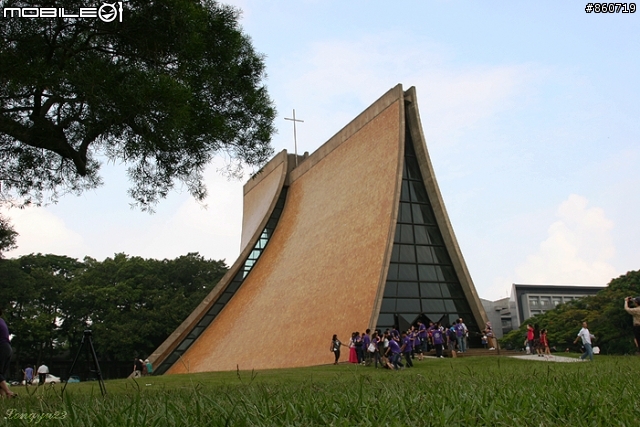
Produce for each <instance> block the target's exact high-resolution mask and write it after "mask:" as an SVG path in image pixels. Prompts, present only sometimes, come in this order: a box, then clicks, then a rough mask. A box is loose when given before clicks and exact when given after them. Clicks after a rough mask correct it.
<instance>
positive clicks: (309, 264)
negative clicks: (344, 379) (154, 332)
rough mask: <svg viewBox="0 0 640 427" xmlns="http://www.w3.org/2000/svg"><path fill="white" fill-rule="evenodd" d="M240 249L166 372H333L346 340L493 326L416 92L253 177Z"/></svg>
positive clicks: (166, 358) (380, 104)
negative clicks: (336, 348)
mask: <svg viewBox="0 0 640 427" xmlns="http://www.w3.org/2000/svg"><path fill="white" fill-rule="evenodd" d="M296 160H297V161H296ZM296 164H297V166H296ZM241 247H242V250H241V254H240V256H239V258H238V260H237V261H236V262H235V263H234V264H233V266H231V268H230V269H229V271H228V273H227V274H226V275H225V277H224V278H223V279H222V280H221V281H220V283H218V284H217V285H216V286H215V287H214V289H213V290H212V291H211V293H210V294H209V295H208V296H207V297H206V298H205V299H204V300H203V301H202V303H201V304H200V305H199V306H198V307H197V308H196V309H195V310H194V312H193V313H192V314H191V315H190V316H189V317H188V318H187V319H186V320H185V321H184V322H183V323H182V324H181V325H180V326H179V327H178V328H177V329H176V331H175V332H174V333H173V334H171V336H170V337H169V338H168V339H167V340H166V341H165V342H164V343H163V344H162V345H161V346H160V347H159V348H158V349H157V350H156V351H155V352H154V353H153V355H152V356H151V357H150V359H151V361H152V362H153V363H154V366H156V367H157V369H156V372H158V373H161V374H162V373H169V374H177V373H185V372H202V371H217V370H235V369H236V367H239V368H240V369H268V368H283V367H298V366H312V365H320V364H325V363H331V362H332V361H333V359H332V355H331V353H330V352H329V351H328V348H329V344H330V340H331V336H332V335H333V334H337V335H338V337H339V338H340V339H341V340H342V341H343V342H348V340H349V337H350V336H351V332H353V331H364V330H365V329H367V328H370V329H375V328H380V329H385V328H390V327H393V326H395V327H398V328H400V329H406V328H408V327H409V326H410V325H412V324H415V323H416V322H417V320H419V319H422V320H424V321H429V320H430V321H441V322H442V323H444V324H445V325H448V324H451V323H452V322H454V321H455V319H457V318H458V317H463V319H464V321H465V322H466V324H467V326H468V327H469V329H470V330H471V331H472V332H473V331H479V330H480V328H483V327H484V325H485V323H486V321H487V318H486V314H485V312H484V309H483V307H482V304H481V303H480V299H479V298H478V295H477V293H476V290H475V287H474V285H473V281H472V280H471V277H470V275H469V272H468V269H467V266H466V264H465V261H464V259H463V257H462V253H461V251H460V248H459V246H458V243H457V240H456V238H455V235H454V232H453V228H452V226H451V223H450V222H449V217H448V215H447V212H446V209H445V207H444V202H443V199H442V195H441V194H440V190H439V188H438V184H437V182H436V179H435V176H434V173H433V168H432V165H431V161H430V159H429V155H428V152H427V148H426V145H425V139H424V135H423V132H422V127H421V124H420V117H419V114H418V106H417V98H416V93H415V89H414V88H410V89H409V90H407V91H403V89H402V86H401V85H398V86H396V87H395V88H393V89H391V90H390V91H389V92H387V93H386V94H385V95H383V96H382V97H381V98H380V99H379V100H377V101H376V102H375V103H374V104H373V105H371V106H370V107H369V108H367V109H366V110H365V111H364V112H363V113H361V114H360V115H359V116H358V117H356V118H355V119H354V120H353V121H352V122H351V123H349V124H348V125H347V126H346V127H344V128H343V129H342V130H340V131H339V132H338V133H337V134H336V135H335V136H334V137H332V138H331V139H330V140H329V141H327V142H326V143H325V144H324V145H322V146H321V147H320V148H319V149H318V150H317V151H315V152H314V153H312V154H311V155H305V156H299V157H298V158H297V159H296V158H295V156H294V155H292V154H288V153H287V152H286V151H282V152H281V153H279V154H278V155H276V156H275V157H274V158H273V159H272V160H271V161H270V162H269V163H268V164H267V165H266V166H265V167H264V168H263V169H262V170H261V171H260V172H259V173H257V174H256V175H255V176H254V177H252V178H251V179H250V180H249V181H248V182H247V184H246V185H245V186H244V211H243V229H242V238H241ZM343 359H344V357H343Z"/></svg>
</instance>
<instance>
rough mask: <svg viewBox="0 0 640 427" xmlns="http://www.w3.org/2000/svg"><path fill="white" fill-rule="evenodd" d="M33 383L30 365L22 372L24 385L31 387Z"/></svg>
mask: <svg viewBox="0 0 640 427" xmlns="http://www.w3.org/2000/svg"><path fill="white" fill-rule="evenodd" d="M32 382H33V368H32V367H31V365H27V369H25V370H24V384H25V385H31V383H32Z"/></svg>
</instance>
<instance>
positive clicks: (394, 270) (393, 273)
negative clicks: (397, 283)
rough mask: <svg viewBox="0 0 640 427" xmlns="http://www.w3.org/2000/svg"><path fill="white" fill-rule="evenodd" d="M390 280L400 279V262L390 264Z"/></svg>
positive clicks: (388, 277)
mask: <svg viewBox="0 0 640 427" xmlns="http://www.w3.org/2000/svg"><path fill="white" fill-rule="evenodd" d="M387 279H388V280H398V264H393V263H391V264H389V274H387Z"/></svg>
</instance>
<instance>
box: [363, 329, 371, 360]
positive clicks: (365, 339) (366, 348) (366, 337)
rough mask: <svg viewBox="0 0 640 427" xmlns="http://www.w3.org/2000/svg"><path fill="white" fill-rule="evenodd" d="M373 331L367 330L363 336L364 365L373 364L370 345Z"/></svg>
mask: <svg viewBox="0 0 640 427" xmlns="http://www.w3.org/2000/svg"><path fill="white" fill-rule="evenodd" d="M369 334H371V329H367V330H366V331H365V333H364V334H362V353H363V356H364V361H363V362H362V364H363V365H370V364H371V353H370V352H369V344H371V338H370V335H369Z"/></svg>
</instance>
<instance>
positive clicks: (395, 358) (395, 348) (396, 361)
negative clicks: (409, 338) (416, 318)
mask: <svg viewBox="0 0 640 427" xmlns="http://www.w3.org/2000/svg"><path fill="white" fill-rule="evenodd" d="M387 357H389V359H390V360H391V363H392V364H393V369H395V370H398V369H400V367H404V366H403V365H402V363H400V357H401V354H400V345H399V344H398V341H396V339H395V338H393V337H390V339H389V347H388V348H387Z"/></svg>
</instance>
